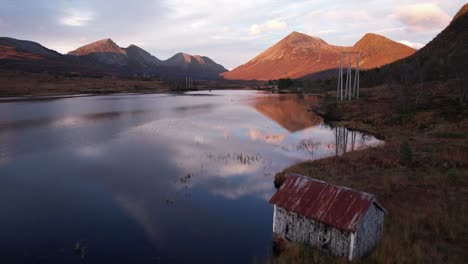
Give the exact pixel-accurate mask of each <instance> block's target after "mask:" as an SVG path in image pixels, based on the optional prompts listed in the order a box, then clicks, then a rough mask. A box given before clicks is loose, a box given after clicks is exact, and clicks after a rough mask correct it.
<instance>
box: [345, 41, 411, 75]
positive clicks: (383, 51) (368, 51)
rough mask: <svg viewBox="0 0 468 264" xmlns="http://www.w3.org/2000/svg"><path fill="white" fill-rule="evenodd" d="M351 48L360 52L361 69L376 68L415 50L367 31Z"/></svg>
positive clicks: (406, 55)
mask: <svg viewBox="0 0 468 264" xmlns="http://www.w3.org/2000/svg"><path fill="white" fill-rule="evenodd" d="M351 49H352V50H356V51H359V52H361V57H360V66H361V68H362V69H371V68H377V67H380V66H382V65H385V64H389V63H392V62H394V61H397V60H399V59H402V58H405V57H408V56H410V55H412V54H413V53H414V52H415V51H416V50H415V49H413V48H410V47H408V46H405V45H403V44H401V43H398V42H395V41H393V40H391V39H388V38H386V37H384V36H380V35H377V34H372V33H368V34H366V35H364V37H363V38H362V39H360V40H359V41H358V42H357V43H356V44H354V46H353V48H351Z"/></svg>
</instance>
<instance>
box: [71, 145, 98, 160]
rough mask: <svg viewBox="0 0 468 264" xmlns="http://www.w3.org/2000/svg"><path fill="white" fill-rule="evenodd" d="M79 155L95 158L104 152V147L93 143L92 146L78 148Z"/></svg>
mask: <svg viewBox="0 0 468 264" xmlns="http://www.w3.org/2000/svg"><path fill="white" fill-rule="evenodd" d="M77 152H78V154H79V155H81V156H83V157H88V158H93V157H97V156H100V155H102V153H103V152H104V151H103V149H102V148H100V147H98V146H96V145H92V146H84V147H81V148H78V149H77Z"/></svg>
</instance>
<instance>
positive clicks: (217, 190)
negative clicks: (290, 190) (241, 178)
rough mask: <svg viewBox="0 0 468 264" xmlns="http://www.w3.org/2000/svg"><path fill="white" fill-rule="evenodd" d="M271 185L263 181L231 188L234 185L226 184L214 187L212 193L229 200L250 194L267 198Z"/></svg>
mask: <svg viewBox="0 0 468 264" xmlns="http://www.w3.org/2000/svg"><path fill="white" fill-rule="evenodd" d="M272 184H273V183H271V182H267V181H265V180H263V181H261V182H252V184H245V183H244V182H243V183H242V184H239V185H237V186H233V185H234V183H226V184H225V185H223V186H216V187H214V188H213V189H212V192H213V193H214V194H216V195H220V196H222V197H224V198H227V199H231V200H235V199H238V198H240V197H243V196H245V195H252V194H268V195H266V197H269V196H270V195H271V192H272Z"/></svg>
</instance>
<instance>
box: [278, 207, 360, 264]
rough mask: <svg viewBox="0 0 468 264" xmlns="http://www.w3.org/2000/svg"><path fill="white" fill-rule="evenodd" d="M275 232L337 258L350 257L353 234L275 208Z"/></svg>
mask: <svg viewBox="0 0 468 264" xmlns="http://www.w3.org/2000/svg"><path fill="white" fill-rule="evenodd" d="M273 232H274V233H275V234H278V235H281V236H283V237H285V238H287V239H288V240H291V241H294V242H300V243H305V244H307V245H309V246H311V247H313V248H317V249H320V250H322V251H325V252H328V253H330V254H332V255H335V256H345V257H348V254H349V244H350V239H351V234H350V233H348V232H345V231H341V230H338V229H336V228H333V227H330V226H328V225H325V224H322V223H320V222H317V221H314V220H312V219H308V218H305V217H303V216H300V215H297V214H295V213H293V212H289V211H287V210H285V209H283V208H281V207H278V206H275V213H274V221H273Z"/></svg>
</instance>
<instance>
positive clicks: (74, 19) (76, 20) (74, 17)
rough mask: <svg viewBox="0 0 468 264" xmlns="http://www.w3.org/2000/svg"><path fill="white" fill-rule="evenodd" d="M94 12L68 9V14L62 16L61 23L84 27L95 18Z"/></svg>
mask: <svg viewBox="0 0 468 264" xmlns="http://www.w3.org/2000/svg"><path fill="white" fill-rule="evenodd" d="M93 17H94V14H93V12H90V11H80V10H68V11H67V12H66V15H65V16H63V17H61V18H60V23H61V24H63V25H65V26H71V27H82V26H86V25H88V24H89V22H90V21H92V20H93Z"/></svg>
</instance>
